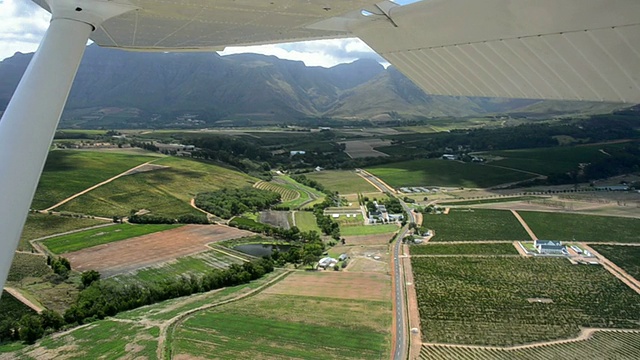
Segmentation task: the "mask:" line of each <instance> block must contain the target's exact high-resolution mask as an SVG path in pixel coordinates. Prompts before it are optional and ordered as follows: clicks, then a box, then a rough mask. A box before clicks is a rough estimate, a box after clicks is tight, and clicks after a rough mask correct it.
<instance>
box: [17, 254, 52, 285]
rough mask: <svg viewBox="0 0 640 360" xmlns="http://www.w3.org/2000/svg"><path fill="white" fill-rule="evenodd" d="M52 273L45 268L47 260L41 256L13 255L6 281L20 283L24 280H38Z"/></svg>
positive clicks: (47, 267) (49, 269)
mask: <svg viewBox="0 0 640 360" xmlns="http://www.w3.org/2000/svg"><path fill="white" fill-rule="evenodd" d="M49 274H53V271H52V270H51V268H50V267H49V266H47V259H46V257H44V256H42V255H36V254H25V253H15V255H14V256H13V263H11V269H10V270H9V276H8V277H7V281H21V280H23V279H26V278H39V277H43V276H46V275H49Z"/></svg>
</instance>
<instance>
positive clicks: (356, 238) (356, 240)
mask: <svg viewBox="0 0 640 360" xmlns="http://www.w3.org/2000/svg"><path fill="white" fill-rule="evenodd" d="M342 236H343V237H344V239H345V243H346V245H349V246H351V245H383V244H388V243H389V240H391V238H392V237H393V234H391V233H387V234H375V235H352V236H344V234H342Z"/></svg>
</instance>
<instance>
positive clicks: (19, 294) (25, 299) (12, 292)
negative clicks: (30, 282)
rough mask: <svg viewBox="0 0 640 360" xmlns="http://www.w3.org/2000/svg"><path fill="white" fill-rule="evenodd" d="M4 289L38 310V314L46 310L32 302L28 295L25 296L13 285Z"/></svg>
mask: <svg viewBox="0 0 640 360" xmlns="http://www.w3.org/2000/svg"><path fill="white" fill-rule="evenodd" d="M4 291H6V292H8V293H9V294H11V296H13V297H14V298H16V299H17V300H18V301H20V302H21V303H23V304H25V305H26V306H28V307H30V308H31V309H33V311H35V312H37V313H38V314H40V313H41V312H43V311H44V308H42V307H40V306H38V305H36V304H34V303H32V302H31V300H29V299H27V298H26V297H24V296H23V295H22V293H20V291H18V290H17V289H14V288H11V287H5V288H4Z"/></svg>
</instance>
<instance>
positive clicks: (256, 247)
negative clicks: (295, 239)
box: [233, 244, 291, 257]
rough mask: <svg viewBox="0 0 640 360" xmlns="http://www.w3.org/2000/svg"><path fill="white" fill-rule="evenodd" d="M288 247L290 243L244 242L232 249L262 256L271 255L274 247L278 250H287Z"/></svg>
mask: <svg viewBox="0 0 640 360" xmlns="http://www.w3.org/2000/svg"><path fill="white" fill-rule="evenodd" d="M290 248H291V245H268V244H246V245H238V246H234V247H233V250H237V251H240V252H242V253H245V254H247V255H252V256H257V257H263V256H267V255H271V254H272V253H273V250H274V249H278V251H280V252H287V251H289V249H290Z"/></svg>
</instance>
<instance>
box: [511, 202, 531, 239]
mask: <svg viewBox="0 0 640 360" xmlns="http://www.w3.org/2000/svg"><path fill="white" fill-rule="evenodd" d="M511 213H512V214H513V216H515V217H516V219H518V222H519V223H520V225H522V227H523V228H524V230H525V231H526V232H527V234H529V237H531V240H538V237H537V236H536V234H535V233H534V232H533V230H531V228H530V227H529V224H527V222H526V221H524V219H523V218H522V216H520V214H518V212H517V211H515V210H513V209H512V210H511Z"/></svg>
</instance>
